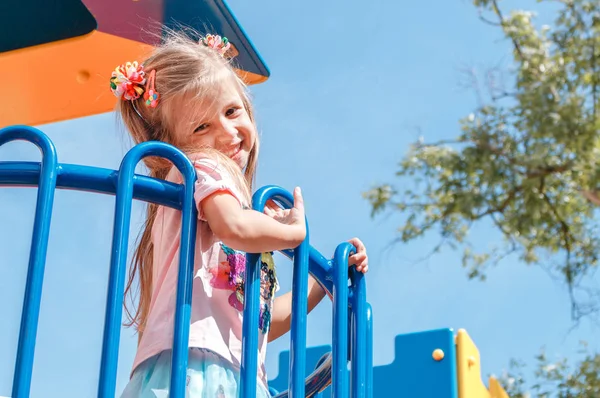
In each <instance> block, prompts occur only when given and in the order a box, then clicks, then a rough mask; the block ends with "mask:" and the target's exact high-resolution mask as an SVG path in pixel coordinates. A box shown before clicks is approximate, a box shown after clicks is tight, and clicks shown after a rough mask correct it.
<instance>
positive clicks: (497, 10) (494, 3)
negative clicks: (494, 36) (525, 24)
mask: <svg viewBox="0 0 600 398" xmlns="http://www.w3.org/2000/svg"><path fill="white" fill-rule="evenodd" d="M492 7H493V8H494V12H495V13H496V15H498V18H499V19H500V25H501V26H502V27H503V28H504V27H505V24H506V21H505V19H504V16H503V15H502V11H500V7H499V6H498V1H497V0H492ZM511 41H512V42H513V45H514V46H515V50H516V51H517V53H518V54H519V58H521V60H523V59H524V57H523V52H522V51H521V46H520V45H519V43H518V42H517V41H516V40H515V39H514V38H513V37H511Z"/></svg>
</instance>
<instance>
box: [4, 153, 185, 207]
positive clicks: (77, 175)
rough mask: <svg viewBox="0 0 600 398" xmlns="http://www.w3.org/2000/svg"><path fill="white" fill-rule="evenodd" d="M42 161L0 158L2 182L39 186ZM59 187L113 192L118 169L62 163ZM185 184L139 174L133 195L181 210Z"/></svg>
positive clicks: (115, 190)
mask: <svg viewBox="0 0 600 398" xmlns="http://www.w3.org/2000/svg"><path fill="white" fill-rule="evenodd" d="M40 168H41V166H40V163H39V162H0V186H7V185H8V186H25V187H36V186H37V185H38V183H39V179H40V178H39V177H40ZM57 174H58V177H57V180H56V187H57V188H64V189H76V190H78V191H86V192H95V193H102V194H112V195H114V194H115V193H116V192H117V179H118V177H119V173H118V172H117V171H116V170H110V169H103V168H100V167H90V166H81V165H76V164H66V163H60V164H58V166H57ZM181 191H182V187H181V186H180V185H178V184H173V183H172V182H167V181H161V180H157V179H154V178H150V177H146V176H142V175H139V174H136V175H134V176H133V198H134V199H138V200H143V201H145V202H152V203H156V204H159V205H164V206H169V207H172V208H175V209H179V210H181Z"/></svg>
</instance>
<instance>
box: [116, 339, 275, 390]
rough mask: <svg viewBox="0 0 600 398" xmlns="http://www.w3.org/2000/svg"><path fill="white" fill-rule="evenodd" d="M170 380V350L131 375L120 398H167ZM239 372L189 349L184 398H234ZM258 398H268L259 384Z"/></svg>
mask: <svg viewBox="0 0 600 398" xmlns="http://www.w3.org/2000/svg"><path fill="white" fill-rule="evenodd" d="M170 381H171V351H170V350H168V351H163V352H161V353H160V354H158V355H156V356H154V357H152V358H149V359H148V360H146V361H144V362H143V363H142V364H140V365H139V366H138V367H137V368H136V369H135V370H134V372H133V375H132V376H131V380H129V383H128V384H127V386H126V387H125V390H124V391H123V394H122V395H121V398H166V397H168V396H169V383H170ZM239 385H240V372H239V370H238V369H237V368H236V367H234V366H233V364H231V363H230V362H228V361H227V360H225V359H224V358H222V357H221V356H219V355H217V354H215V353H214V352H212V351H210V350H207V349H203V348H190V349H189V357H188V368H187V378H186V387H185V396H186V398H237V396H238V388H239ZM256 397H257V398H270V397H271V394H269V392H267V391H266V390H265V387H264V386H263V384H262V383H261V382H258V385H257V387H256Z"/></svg>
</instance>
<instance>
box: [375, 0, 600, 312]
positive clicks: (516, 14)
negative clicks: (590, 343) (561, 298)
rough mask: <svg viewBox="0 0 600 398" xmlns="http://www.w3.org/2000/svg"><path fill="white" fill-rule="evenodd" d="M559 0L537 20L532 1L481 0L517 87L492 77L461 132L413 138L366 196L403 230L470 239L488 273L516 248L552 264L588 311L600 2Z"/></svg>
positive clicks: (598, 183) (529, 258) (407, 236)
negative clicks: (477, 229) (583, 290)
mask: <svg viewBox="0 0 600 398" xmlns="http://www.w3.org/2000/svg"><path fill="white" fill-rule="evenodd" d="M561 3H562V8H561V9H560V10H559V11H558V12H557V17H556V20H555V24H554V26H553V27H552V28H550V27H548V26H544V27H541V28H539V29H538V28H536V27H535V26H534V15H533V14H532V13H530V12H526V11H518V10H517V11H512V12H510V13H509V14H507V15H506V16H505V15H504V14H503V13H502V12H501V10H500V8H499V7H498V2H497V1H496V0H475V1H474V4H475V6H476V7H478V9H479V11H480V15H481V16H482V19H483V20H484V21H486V22H489V23H492V22H490V21H491V20H492V19H493V18H495V21H497V22H493V23H494V24H497V26H498V28H499V29H501V30H502V32H503V33H504V35H505V36H506V38H507V39H508V40H509V41H510V43H511V45H512V48H513V61H514V72H513V75H512V78H513V80H512V83H511V85H510V87H509V88H506V87H501V86H498V85H497V84H495V85H494V86H493V87H490V90H489V91H490V98H488V99H487V100H486V101H485V103H483V104H482V105H481V106H480V107H479V108H477V109H475V110H474V111H473V112H472V113H471V114H469V115H467V116H466V117H464V118H463V119H461V120H460V121H459V127H460V133H459V134H458V136H457V137H456V138H455V139H452V140H447V141H442V142H433V143H425V142H423V141H419V142H416V143H414V144H413V145H412V146H411V147H410V149H409V151H408V153H407V154H406V156H405V157H404V158H403V159H402V160H401V162H400V164H399V167H398V170H397V173H396V175H397V177H398V181H400V182H401V183H398V184H396V185H393V184H384V185H380V186H376V187H374V188H373V189H372V190H370V191H368V192H366V193H365V195H364V197H365V198H366V199H367V200H368V201H369V202H370V204H371V206H372V215H373V216H375V215H377V214H379V213H380V212H382V211H384V210H385V209H389V210H393V211H397V212H399V213H401V214H402V215H403V216H404V220H405V221H404V222H403V224H402V225H401V226H400V228H399V239H400V240H401V241H403V242H410V241H412V240H414V239H416V238H419V237H421V236H423V235H424V234H425V233H427V232H429V231H432V230H433V231H436V232H437V233H439V234H440V235H441V237H442V242H443V244H446V245H450V246H451V247H461V248H462V250H463V265H464V267H465V268H466V269H467V272H468V276H469V277H470V278H481V279H483V278H485V275H486V267H487V266H489V265H493V264H497V263H498V262H499V261H500V260H501V259H503V258H504V257H506V256H507V255H510V254H516V255H517V256H518V257H519V258H520V259H521V260H522V261H524V262H525V263H528V264H537V265H541V266H544V267H545V268H547V269H549V270H551V271H554V272H555V274H556V275H559V276H560V277H561V278H563V280H564V281H565V283H566V284H567V286H568V287H569V289H570V292H571V298H572V301H573V317H574V318H579V317H581V316H584V315H587V314H589V313H590V311H592V310H591V309H593V310H596V309H597V307H594V306H586V307H585V308H586V310H584V309H583V308H584V307H583V302H582V300H583V299H582V296H580V295H578V294H577V293H576V289H577V288H578V287H579V286H582V285H584V282H585V277H586V276H587V275H589V274H590V271H591V270H592V269H593V268H595V267H596V266H597V265H598V255H597V253H599V252H600V234H599V231H598V228H597V227H596V223H597V222H598V220H597V219H596V218H595V216H596V213H595V208H596V204H594V203H592V202H591V201H590V200H589V199H590V197H594V195H596V194H595V193H596V191H600V164H599V163H600V141H599V137H598V127H599V126H600V120H599V118H598V106H599V105H600V103H599V101H600V99H599V97H600V93H599V82H600V65H599V64H600V58H599V57H600V2H598V1H584V0H562V1H561ZM486 14H491V16H488V15H486ZM598 197H600V194H599V195H597V196H596V198H598ZM598 203H600V199H599V200H598ZM476 223H488V224H490V225H492V226H493V227H494V228H495V229H496V230H497V231H498V232H500V234H501V235H502V236H503V241H502V242H500V243H499V244H498V245H497V246H494V247H492V248H488V247H483V248H474V247H473V244H472V243H471V242H470V240H469V235H468V233H469V231H470V230H471V228H472V227H473V225H475V224H476ZM596 305H597V302H596Z"/></svg>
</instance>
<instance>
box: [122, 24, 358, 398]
mask: <svg viewBox="0 0 600 398" xmlns="http://www.w3.org/2000/svg"><path fill="white" fill-rule="evenodd" d="M229 47H230V45H229V43H228V42H227V39H225V38H223V39H221V38H220V37H219V36H213V35H207V36H205V37H203V38H202V39H201V40H200V42H195V41H192V40H191V39H189V38H188V37H185V36H182V35H179V34H174V33H170V34H169V37H168V38H167V39H166V41H165V42H164V43H163V44H162V45H160V46H159V47H158V48H156V49H155V50H154V52H153V54H152V55H151V56H150V57H149V58H148V59H147V60H146V61H144V63H143V66H142V65H139V64H138V63H137V62H131V63H129V62H128V63H126V64H124V65H121V66H120V67H118V68H117V69H116V70H115V71H114V72H113V74H112V78H111V89H112V91H113V93H114V94H115V95H116V96H117V97H118V98H119V99H120V101H119V103H118V106H117V109H118V112H120V115H121V117H122V119H123V121H124V123H125V125H126V127H127V129H128V131H129V132H130V133H131V135H132V137H133V140H134V142H135V143H140V142H143V141H148V140H158V141H163V142H166V143H169V144H171V145H174V146H177V147H178V148H181V149H182V150H183V151H185V153H186V154H187V155H188V156H189V157H190V159H191V160H192V162H193V164H194V166H195V168H196V170H197V176H198V178H197V184H196V187H195V200H196V205H197V207H198V216H199V220H198V227H197V228H198V230H197V240H196V245H195V250H196V252H195V267H194V270H195V271H194V272H195V274H194V281H193V296H192V314H191V325H190V338H189V347H190V348H189V362H188V369H187V382H186V396H188V397H190V398H193V397H210V398H213V397H215V398H217V397H219V398H224V397H228V398H234V397H237V389H238V384H239V375H240V372H239V368H240V362H241V352H242V310H243V298H244V280H243V272H244V267H245V255H244V252H253V253H266V254H263V255H262V266H261V274H262V277H261V290H260V291H261V293H260V295H261V297H260V304H261V305H260V308H261V309H260V317H259V319H260V321H259V327H260V334H259V351H260V354H259V374H258V375H257V383H258V395H257V396H258V397H268V396H270V395H269V393H268V386H267V376H266V372H265V368H264V360H265V352H266V351H265V350H266V343H267V339H268V340H269V341H271V340H273V339H276V338H278V337H280V336H281V335H283V334H284V333H286V332H287V331H288V330H289V328H290V314H291V293H288V294H285V295H282V296H280V297H278V298H275V297H274V294H275V291H276V290H277V278H276V276H275V267H274V264H273V259H272V257H271V255H270V254H268V253H269V252H271V251H275V250H281V249H287V248H294V247H296V246H297V245H299V244H300V242H302V241H303V240H304V238H305V236H306V230H305V219H304V206H303V200H302V195H301V193H300V189H299V188H296V189H295V190H294V207H293V208H292V209H291V210H282V209H280V208H279V207H278V206H276V205H275V204H274V203H270V204H269V205H268V206H267V208H266V209H265V211H264V213H265V214H263V213H260V212H256V211H253V210H248V208H249V205H250V193H251V189H252V182H253V179H254V174H255V170H256V162H257V156H258V148H259V145H258V135H257V132H256V126H255V123H254V117H253V112H252V106H251V103H250V100H249V97H248V94H247V92H246V87H245V85H244V83H243V82H242V80H241V79H240V78H239V77H238V76H237V75H236V73H235V72H234V69H233V68H232V67H231V65H230V63H229V61H228V59H227V52H228V50H229ZM145 163H146V165H147V167H148V169H149V171H150V175H151V176H153V177H155V178H161V179H166V180H168V181H172V182H178V183H180V182H181V176H180V174H179V173H178V171H177V169H176V168H174V167H172V165H171V163H169V162H168V161H165V160H163V159H157V158H146V159H145ZM180 217H181V214H180V212H179V211H177V210H174V209H171V208H167V207H163V206H157V205H153V204H150V205H149V207H148V215H147V221H146V224H145V228H144V231H143V233H142V235H141V238H140V241H139V245H138V247H137V249H136V251H135V254H134V258H133V265H132V267H131V270H130V274H129V280H128V282H127V287H126V291H125V292H126V293H127V292H129V293H130V295H132V296H133V293H132V285H133V281H134V279H135V278H136V277H137V280H138V281H139V304H138V306H137V308H136V309H135V311H129V308H126V313H127V315H128V316H129V320H130V323H129V324H128V325H130V326H131V325H134V326H135V327H136V328H137V330H138V332H139V340H138V350H137V354H136V357H135V360H134V364H133V371H132V375H131V379H130V381H129V383H128V385H127V387H126V388H125V391H124V392H123V395H122V396H123V397H136V398H137V397H158V396H166V394H167V392H168V389H169V380H170V355H171V344H172V340H173V319H174V312H175V308H174V303H175V297H176V286H177V268H178V266H179V264H178V258H179V254H178V251H179V231H180V227H181V224H180V222H181V221H180ZM351 243H353V244H354V245H355V246H356V248H357V253H356V254H355V255H353V256H352V257H351V258H350V263H351V265H355V266H356V268H357V270H359V271H362V272H366V271H367V269H368V265H367V264H368V261H367V255H366V250H365V248H364V245H363V244H362V243H361V242H360V241H359V240H358V239H353V240H351ZM324 295H325V292H324V291H323V289H322V288H321V287H320V285H319V284H318V283H317V282H316V281H315V280H314V279H312V278H310V280H309V291H308V308H309V311H310V310H312V309H313V308H314V307H315V306H316V305H317V304H318V303H319V302H320V301H321V300H322V299H323V297H324ZM126 307H127V306H126Z"/></svg>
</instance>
